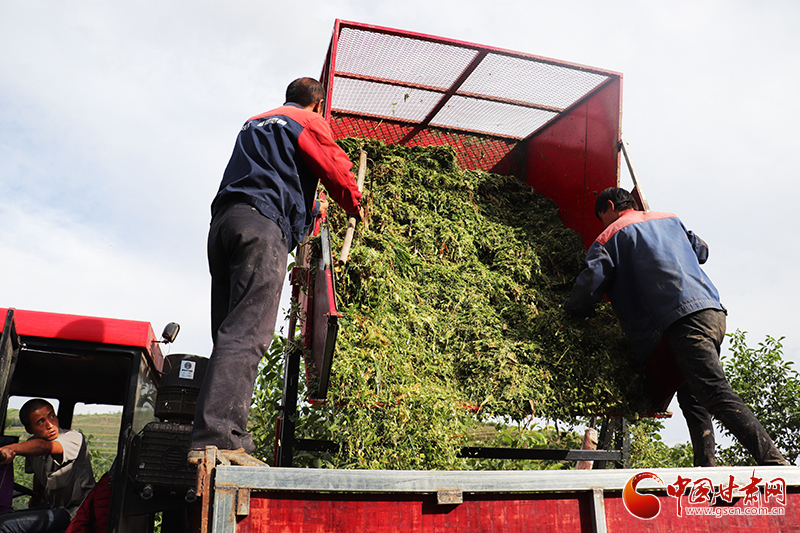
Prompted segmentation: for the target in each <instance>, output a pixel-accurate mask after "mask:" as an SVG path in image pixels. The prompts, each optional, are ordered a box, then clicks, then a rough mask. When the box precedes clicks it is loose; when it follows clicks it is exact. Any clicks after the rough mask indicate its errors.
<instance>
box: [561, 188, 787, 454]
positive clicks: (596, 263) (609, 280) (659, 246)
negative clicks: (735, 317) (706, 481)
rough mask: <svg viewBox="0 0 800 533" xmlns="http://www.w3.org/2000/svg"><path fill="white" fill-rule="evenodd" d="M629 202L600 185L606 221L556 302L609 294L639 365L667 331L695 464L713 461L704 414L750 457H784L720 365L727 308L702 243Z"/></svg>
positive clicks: (581, 305) (577, 306) (582, 306)
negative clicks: (709, 272)
mask: <svg viewBox="0 0 800 533" xmlns="http://www.w3.org/2000/svg"><path fill="white" fill-rule="evenodd" d="M634 206H635V202H634V199H633V197H632V196H631V195H630V194H629V193H628V192H627V191H625V190H624V189H620V188H613V187H612V188H609V189H606V190H605V191H603V192H602V193H600V196H598V198H597V202H596V206H595V214H596V215H597V217H598V218H599V219H600V220H601V221H602V222H603V224H604V225H605V227H606V229H605V231H603V233H601V234H600V236H598V237H597V239H596V240H595V242H594V243H593V244H592V246H591V247H590V248H589V251H588V252H587V254H586V263H587V268H586V269H585V270H583V272H581V273H580V275H578V278H577V281H576V282H575V286H574V287H573V289H572V293H571V294H570V298H569V300H567V302H566V303H565V304H564V308H565V309H566V310H567V311H569V312H570V313H572V314H575V315H579V316H581V315H587V314H589V313H591V310H592V306H593V305H594V304H596V303H598V302H599V301H600V300H602V298H603V296H604V295H608V298H609V300H610V301H611V305H612V306H613V308H614V312H615V313H616V315H617V318H618V319H619V321H620V325H621V326H622V330H623V331H624V332H625V335H626V336H627V337H628V340H629V341H630V343H631V347H632V349H633V352H634V355H635V356H636V357H637V358H638V360H639V362H640V363H642V364H643V365H644V363H645V361H646V359H647V357H648V356H649V355H650V354H651V353H652V352H653V350H654V349H655V348H656V346H657V345H658V343H659V342H660V341H661V338H662V337H664V336H665V335H666V337H667V339H668V340H669V344H670V347H671V349H672V352H673V354H674V355H675V360H676V362H677V363H678V367H679V368H680V369H681V372H682V373H683V375H684V377H685V378H686V383H685V384H684V385H683V386H682V387H681V388H680V389H679V390H678V393H677V396H678V403H679V404H680V407H681V411H683V415H684V417H685V418H686V424H687V426H688V427H689V434H690V436H691V439H692V447H693V449H694V464H695V466H714V465H715V464H716V459H715V441H714V425H713V423H712V421H711V415H713V416H714V417H715V418H716V419H717V420H719V421H720V422H721V423H722V424H723V425H724V426H725V427H726V428H728V430H729V431H730V432H731V433H733V435H734V436H736V438H737V439H738V440H739V442H741V443H742V445H743V446H744V447H745V448H747V450H748V451H749V452H750V453H751V454H752V456H753V457H754V458H755V460H756V461H757V462H758V464H760V465H786V464H788V463H787V461H786V459H784V457H783V456H782V455H781V454H780V452H779V451H778V450H777V448H776V447H775V445H774V443H773V442H772V439H770V437H769V435H768V434H767V432H766V431H765V430H764V427H763V426H762V425H761V423H760V422H759V421H758V419H757V418H756V417H755V415H754V414H753V412H752V411H751V410H750V409H749V408H748V407H747V406H746V405H745V404H744V403H743V402H742V400H741V398H739V396H738V395H737V394H736V393H735V392H734V391H733V389H731V386H730V384H728V380H727V379H726V378H725V374H724V373H723V370H722V365H721V364H720V361H719V353H720V346H721V345H722V341H723V340H724V338H725V315H726V311H725V308H724V307H723V306H722V304H721V303H720V300H719V294H718V293H717V289H716V288H715V287H714V285H713V284H712V283H711V280H710V279H709V278H708V276H707V275H706V274H705V272H703V270H702V269H701V268H700V265H701V264H702V263H705V262H706V260H707V259H708V246H707V245H706V243H705V242H704V241H703V240H702V239H701V238H700V237H698V236H697V235H695V234H694V233H692V232H691V231H689V230H687V229H686V228H685V227H684V225H683V223H682V222H681V221H680V220H679V219H678V217H676V216H675V215H673V214H671V213H656V212H647V213H645V212H642V211H636V210H634ZM709 413H710V414H709Z"/></svg>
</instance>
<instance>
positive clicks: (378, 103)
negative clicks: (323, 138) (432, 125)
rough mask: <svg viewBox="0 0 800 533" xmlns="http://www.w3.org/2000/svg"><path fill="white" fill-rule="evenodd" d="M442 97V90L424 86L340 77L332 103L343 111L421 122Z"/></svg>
mask: <svg viewBox="0 0 800 533" xmlns="http://www.w3.org/2000/svg"><path fill="white" fill-rule="evenodd" d="M441 98H442V94H441V93H435V92H432V91H425V90H422V89H410V88H407V87H400V86H397V85H388V84H385V83H375V82H370V81H362V80H353V79H348V78H339V79H337V81H336V90H335V91H334V92H333V98H332V101H331V105H332V106H333V108H335V109H337V110H339V111H345V112H352V113H358V114H362V115H369V116H378V117H385V118H392V119H397V120H410V121H414V122H419V121H421V120H423V119H424V118H425V117H426V116H427V115H428V113H430V111H431V110H432V109H433V107H434V106H435V105H436V104H437V103H438V102H439V100H441Z"/></svg>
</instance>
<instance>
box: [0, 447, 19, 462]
mask: <svg viewBox="0 0 800 533" xmlns="http://www.w3.org/2000/svg"><path fill="white" fill-rule="evenodd" d="M16 456H17V454H16V453H15V452H14V450H12V449H11V448H9V447H7V446H4V447H2V448H0V464H4V465H7V464H9V463H10V462H12V461H13V460H14V457H16Z"/></svg>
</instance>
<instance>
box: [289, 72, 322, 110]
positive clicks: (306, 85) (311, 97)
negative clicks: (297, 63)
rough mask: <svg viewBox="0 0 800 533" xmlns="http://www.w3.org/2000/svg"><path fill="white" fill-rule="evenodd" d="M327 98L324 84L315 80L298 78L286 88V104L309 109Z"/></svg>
mask: <svg viewBox="0 0 800 533" xmlns="http://www.w3.org/2000/svg"><path fill="white" fill-rule="evenodd" d="M323 98H325V90H324V89H323V88H322V84H321V83H320V82H318V81H317V80H315V79H314V78H297V79H296V80H294V81H293V82H292V83H290V84H289V86H288V87H287V88H286V103H290V102H291V103H293V104H298V105H299V106H300V107H308V106H310V105H313V104H316V103H317V102H319V101H320V100H322V99H323Z"/></svg>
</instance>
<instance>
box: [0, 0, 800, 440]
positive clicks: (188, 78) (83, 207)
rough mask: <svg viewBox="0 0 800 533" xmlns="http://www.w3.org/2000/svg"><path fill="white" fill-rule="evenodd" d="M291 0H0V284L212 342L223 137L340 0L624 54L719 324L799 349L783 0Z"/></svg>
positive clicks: (660, 196)
mask: <svg viewBox="0 0 800 533" xmlns="http://www.w3.org/2000/svg"><path fill="white" fill-rule="evenodd" d="M302 5H303V10H302V12H300V11H298V10H299V7H293V6H296V4H294V3H290V2H283V1H281V2H278V1H272V0H270V1H262V2H255V1H250V2H244V1H239V0H231V1H228V2H224V3H223V2H207V1H206V2H197V1H195V2H188V1H179V2H178V1H164V0H161V1H138V2H102V1H97V0H87V1H84V2H79V3H78V2H45V1H41V0H27V1H26V2H14V1H10V0H0V50H2V52H1V53H0V227H2V228H3V230H2V233H0V257H2V259H3V267H2V271H3V276H2V277H0V305H2V306H10V307H17V308H20V309H34V310H41V311H53V312H62V313H74V314H85V315H93V316H108V317H114V318H129V319H135V320H145V321H149V322H151V323H152V324H153V328H154V329H155V330H156V332H157V333H160V331H161V328H163V326H164V325H165V324H166V323H167V322H170V321H176V322H179V323H180V324H181V326H182V330H181V334H180V335H179V337H178V341H177V342H176V344H175V345H174V347H173V348H172V349H173V351H179V352H188V353H196V354H201V355H207V354H208V353H209V352H210V350H211V340H210V334H209V332H208V331H209V319H208V315H209V304H208V300H209V296H208V285H209V277H208V273H207V266H206V258H205V237H206V230H207V227H208V219H209V207H208V206H209V204H210V201H211V198H212V197H213V195H214V192H215V191H216V188H217V186H218V184H219V179H220V177H221V173H222V171H223V169H224V167H225V164H226V163H227V159H228V156H229V155H230V151H231V149H232V146H233V140H234V137H235V135H236V132H237V130H238V129H239V127H240V125H241V123H242V122H243V121H244V119H246V118H247V117H249V116H252V115H253V114H256V113H258V112H261V111H266V110H268V109H271V108H273V107H275V106H277V105H279V104H281V103H282V100H283V92H284V89H285V87H286V85H287V83H288V82H289V81H291V80H292V79H294V78H297V77H300V76H313V77H317V76H318V75H319V73H320V71H321V69H322V64H323V61H324V59H325V53H326V51H327V47H328V42H329V40H330V37H331V32H332V30H333V24H334V20H335V19H336V18H340V19H344V20H352V21H356V22H363V23H368V24H375V25H380V26H388V27H394V28H400V29H404V30H410V31H415V32H420V33H428V34H432V35H437V36H442V37H449V38H454V39H459V40H464V41H471V42H475V43H479V44H486V45H490V46H496V47H500V48H507V49H511V50H516V51H520V52H526V53H531V54H536V55H541V56H546V57H552V58H555V59H560V60H565V61H570V62H574V63H581V64H586V65H591V66H595V67H599V68H603V69H608V70H614V71H617V72H621V73H622V74H623V135H624V137H625V138H626V140H627V141H628V142H629V144H630V150H631V154H632V156H633V158H634V164H635V165H636V168H637V170H638V173H639V174H640V177H641V180H642V182H643V186H644V190H645V192H646V194H647V196H648V199H649V201H650V205H651V207H652V208H653V209H655V210H663V211H671V212H674V213H676V214H678V215H679V216H680V217H681V218H682V219H683V221H684V222H685V224H686V225H687V226H688V227H689V228H690V229H693V230H694V231H695V232H697V233H698V234H699V235H700V236H702V237H703V238H704V239H705V240H706V241H707V242H708V243H709V246H710V250H711V254H710V259H709V262H708V263H707V266H706V271H707V272H708V273H709V275H710V276H711V278H712V280H714V282H715V284H716V285H717V287H718V289H719V291H720V293H721V295H722V299H723V303H724V304H725V305H726V306H727V307H728V309H729V318H728V329H729V331H733V330H735V329H737V328H738V329H743V330H746V331H748V332H749V335H748V339H749V340H750V342H751V344H755V343H756V342H757V341H760V340H763V338H764V335H767V334H769V335H772V336H785V337H786V339H785V342H784V344H785V353H786V355H787V357H788V358H790V359H791V360H793V361H800V335H798V333H797V332H796V331H795V328H797V325H796V323H797V317H796V315H797V313H796V310H795V307H796V302H797V301H798V300H800V281H798V277H797V276H796V274H795V270H796V266H797V264H798V262H799V261H798V259H800V257H798V256H799V255H800V253H799V252H798V243H797V240H798V239H797V237H796V236H795V234H794V231H793V225H794V222H795V213H796V211H797V207H796V204H797V193H798V190H799V189H800V184H799V183H798V179H797V178H798V174H799V171H798V168H800V151H799V150H798V149H797V147H798V146H800V128H798V126H797V122H798V120H800V99H798V97H797V86H798V82H799V81H800V75H799V74H798V69H797V67H798V65H800V37H799V36H798V34H799V33H800V32H798V31H797V28H798V27H800V4H798V3H797V2H794V1H765V2H760V3H753V2H742V1H677V2H669V3H656V2H635V1H626V2H614V1H610V2H594V1H583V2H570V1H565V2H537V1H533V2H532V1H526V2H521V1H508V0H505V1H504V0H500V1H495V2H491V3H487V2H478V1H474V0H463V1H459V2H455V1H440V2H422V1H418V0H408V1H404V2H393V3H388V2H375V1H374V0H368V1H342V0H329V1H326V2H318V1H315V0H311V1H308V2H304V3H303V4H302ZM622 176H623V178H622V184H623V186H626V185H628V183H629V182H628V181H627V176H626V172H625V171H623V172H622ZM675 408H676V407H675ZM676 409H677V408H676ZM676 418H678V420H676V423H675V424H672V423H671V425H670V429H669V430H668V432H669V435H668V436H667V438H668V441H686V440H688V434H687V433H686V431H685V428H684V427H683V423H682V421H681V420H679V417H676ZM673 425H674V426H675V429H672V426H673Z"/></svg>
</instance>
